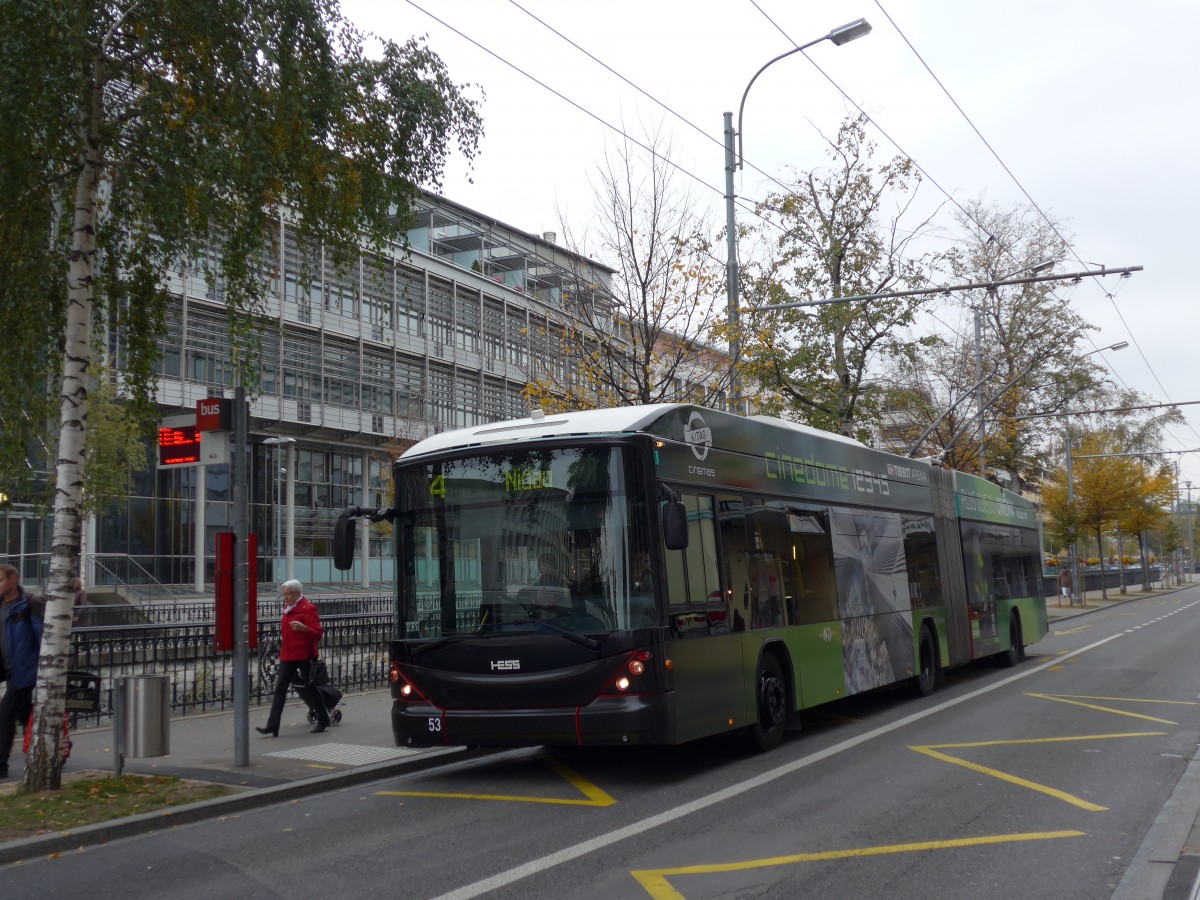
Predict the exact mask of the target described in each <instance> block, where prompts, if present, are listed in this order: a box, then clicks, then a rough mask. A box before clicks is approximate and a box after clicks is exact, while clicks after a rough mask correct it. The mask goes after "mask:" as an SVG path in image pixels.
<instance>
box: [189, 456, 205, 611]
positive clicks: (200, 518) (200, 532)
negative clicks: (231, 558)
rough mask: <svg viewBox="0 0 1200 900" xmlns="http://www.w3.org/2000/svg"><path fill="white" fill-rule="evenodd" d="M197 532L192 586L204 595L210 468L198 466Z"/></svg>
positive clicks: (196, 471)
mask: <svg viewBox="0 0 1200 900" xmlns="http://www.w3.org/2000/svg"><path fill="white" fill-rule="evenodd" d="M195 473H196V514H195V515H194V516H192V518H193V519H194V520H195V526H196V532H195V535H194V537H193V544H194V555H195V565H194V572H193V573H192V582H193V584H192V586H193V587H194V588H195V589H196V593H197V594H203V593H204V532H205V523H204V514H205V511H206V510H207V509H208V502H207V501H208V490H207V488H208V466H203V465H201V466H196V468H195Z"/></svg>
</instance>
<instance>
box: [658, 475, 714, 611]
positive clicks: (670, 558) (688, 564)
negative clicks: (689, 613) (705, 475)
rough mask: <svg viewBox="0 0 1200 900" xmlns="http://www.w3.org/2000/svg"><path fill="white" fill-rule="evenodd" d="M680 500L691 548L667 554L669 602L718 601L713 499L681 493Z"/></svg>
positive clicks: (701, 602)
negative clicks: (685, 515) (685, 512)
mask: <svg viewBox="0 0 1200 900" xmlns="http://www.w3.org/2000/svg"><path fill="white" fill-rule="evenodd" d="M680 499H681V500H682V501H683V505H684V508H685V509H686V510H687V517H688V546H687V549H686V550H669V551H667V554H666V560H667V602H668V603H669V604H670V605H671V606H684V605H689V604H691V605H696V604H704V603H709V602H713V601H716V602H719V601H720V596H721V587H720V584H719V582H718V578H717V548H716V537H715V535H714V527H713V499H712V497H704V496H699V495H697V494H681V495H680Z"/></svg>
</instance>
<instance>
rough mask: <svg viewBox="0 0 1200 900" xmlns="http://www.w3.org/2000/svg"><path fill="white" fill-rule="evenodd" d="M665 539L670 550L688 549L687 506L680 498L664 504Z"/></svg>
mask: <svg viewBox="0 0 1200 900" xmlns="http://www.w3.org/2000/svg"><path fill="white" fill-rule="evenodd" d="M662 528H663V541H664V543H665V544H666V545H667V549H668V550H686V549H687V545H688V521H687V507H686V506H684V505H683V503H682V502H680V501H679V500H672V501H670V502H668V503H664V504H663V508H662Z"/></svg>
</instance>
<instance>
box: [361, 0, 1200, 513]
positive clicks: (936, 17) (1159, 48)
mask: <svg viewBox="0 0 1200 900" xmlns="http://www.w3.org/2000/svg"><path fill="white" fill-rule="evenodd" d="M518 2H519V5H518ZM343 12H344V13H345V14H346V16H347V17H348V18H349V19H350V20H351V21H353V22H354V23H356V24H357V25H358V26H360V27H361V28H363V29H365V30H368V31H372V32H375V33H378V34H379V35H381V36H383V37H387V38H391V39H393V40H397V41H403V40H405V39H407V38H408V37H410V36H413V35H427V36H428V42H429V45H430V47H431V48H432V49H434V50H435V51H436V52H437V53H438V54H439V55H440V56H441V57H442V59H443V60H445V62H446V63H447V66H448V67H449V70H450V74H451V76H452V77H453V79H454V80H455V81H456V82H458V83H460V84H462V83H466V82H470V83H477V84H479V85H481V86H482V89H483V91H484V92H485V93H486V99H485V100H484V103H483V110H482V111H483V116H484V120H485V128H486V136H485V138H484V141H483V144H482V148H481V152H480V155H479V157H478V159H477V160H476V162H475V165H474V167H473V171H472V172H471V173H470V179H471V180H470V181H469V180H468V175H467V172H466V169H465V167H464V166H462V165H460V164H455V165H453V166H452V167H451V169H450V170H449V171H448V173H447V177H446V180H445V182H444V184H443V185H442V189H441V193H443V194H444V195H445V196H447V197H449V198H450V199H452V200H455V201H457V202H459V203H463V204H465V205H466V206H469V207H471V208H472V209H475V210H477V211H479V212H481V213H483V214H485V215H488V216H490V217H494V218H496V219H499V220H501V221H503V222H505V223H507V224H509V225H511V226H513V227H515V228H519V229H521V230H523V231H528V232H534V233H541V232H544V231H555V232H559V233H560V237H561V232H562V230H563V229H562V226H561V224H560V221H559V219H560V213H561V215H562V216H565V218H566V220H567V221H568V222H569V223H571V224H572V227H573V228H574V229H576V230H579V229H581V228H583V227H584V226H586V223H587V219H588V217H589V216H590V215H591V212H592V192H591V187H590V184H589V178H590V177H592V172H593V171H594V168H595V163H596V160H597V159H598V158H599V156H600V155H601V153H602V152H603V150H604V149H605V146H606V145H607V146H609V147H611V146H612V145H613V143H614V141H615V140H617V139H618V137H619V135H618V133H617V131H616V130H615V129H617V128H621V127H622V126H623V127H624V130H625V131H628V132H630V133H631V134H632V135H634V136H638V137H640V136H641V134H642V126H641V124H640V123H643V122H644V123H647V124H650V125H656V124H658V123H659V122H661V123H662V125H663V126H664V129H665V130H666V131H667V132H669V133H670V135H671V137H672V141H673V146H674V152H673V155H672V159H673V161H674V162H675V163H676V164H677V165H678V166H679V167H680V168H681V169H682V170H684V171H685V172H686V173H687V180H688V181H689V182H690V183H691V184H692V185H693V186H694V187H695V188H696V189H697V192H698V194H699V195H700V196H701V197H702V198H703V199H704V201H705V202H706V203H707V204H709V205H710V208H711V217H712V221H713V223H714V232H715V230H716V229H718V228H720V227H721V226H723V224H724V200H723V194H724V150H723V149H722V113H723V112H725V111H727V110H728V111H731V112H733V113H734V114H735V118H736V113H737V107H738V102H739V101H740V99H741V96H742V92H743V91H744V90H745V89H746V85H747V83H748V82H749V81H750V79H751V77H753V75H754V73H755V72H756V71H757V70H758V69H759V67H760V66H762V65H763V64H764V63H766V62H767V61H768V60H770V59H772V58H773V57H775V56H778V55H779V54H781V53H784V52H786V51H787V50H790V49H792V48H793V47H795V46H796V45H798V44H804V43H807V42H809V41H811V40H814V39H816V38H820V37H822V36H823V35H825V34H827V33H828V32H829V31H830V30H831V29H832V28H835V27H837V26H840V25H843V24H845V23H847V22H850V21H852V20H854V19H857V18H860V17H862V18H865V19H867V20H868V21H869V22H870V23H871V25H872V26H873V31H872V32H871V34H869V35H867V36H866V37H863V38H860V39H859V40H857V41H854V42H852V43H849V44H846V45H844V46H841V47H837V46H834V45H833V44H832V43H830V42H828V41H825V42H822V43H820V44H818V45H817V46H815V47H813V48H812V49H810V50H808V51H806V53H807V55H808V57H809V59H808V60H806V59H805V58H804V57H803V56H802V55H800V54H797V55H795V56H793V57H790V58H788V59H785V60H781V61H780V62H778V63H775V64H774V65H772V66H771V67H770V68H769V69H768V70H767V71H766V72H764V73H763V74H762V75H761V76H760V77H759V78H758V80H757V81H756V82H755V84H754V87H753V89H752V90H751V91H750V93H749V95H748V99H747V101H746V107H745V117H744V123H743V139H744V151H745V158H746V163H747V168H746V170H745V174H744V175H743V176H740V177H739V179H738V181H737V185H736V190H737V193H738V195H739V197H741V198H744V199H745V202H746V203H747V204H752V203H753V202H754V201H755V200H757V199H760V198H762V197H763V196H764V195H765V194H766V193H767V192H768V191H769V190H770V189H771V187H772V185H771V183H770V182H769V181H767V180H766V179H765V178H764V177H763V176H761V175H759V174H758V173H756V172H754V171H753V170H752V169H751V166H754V167H757V168H758V169H760V170H762V171H763V172H766V173H769V174H771V175H778V174H781V173H783V172H784V171H785V170H786V169H787V168H788V167H796V168H799V169H802V170H803V169H810V168H814V167H818V166H821V165H823V164H824V162H825V157H824V155H823V154H822V144H821V138H820V136H819V134H818V130H819V131H820V132H821V133H824V134H827V135H830V136H832V135H834V134H835V133H836V130H837V127H838V124H839V123H840V122H841V121H842V120H843V119H844V118H845V117H846V116H847V115H848V114H852V113H854V112H855V110H854V106H853V104H857V105H858V106H860V107H861V108H862V109H863V110H865V111H866V112H867V114H868V115H869V116H870V117H871V118H872V120H873V121H874V123H875V125H874V126H873V127H872V130H871V136H872V137H873V138H874V139H875V140H877V142H878V143H879V146H880V150H879V154H878V155H879V158H880V159H881V160H882V159H886V158H890V157H891V156H893V155H895V154H898V153H903V154H904V155H907V156H909V157H911V158H912V159H913V160H914V161H915V162H916V163H917V165H918V166H919V167H920V168H921V169H922V170H923V171H924V173H925V174H926V177H927V180H926V183H925V185H924V186H923V187H922V189H921V190H922V194H923V196H924V198H925V201H926V202H928V203H930V204H935V203H945V204H946V209H947V210H951V209H952V208H953V204H952V203H951V202H949V200H948V197H949V198H952V199H953V200H955V201H958V202H965V201H968V200H970V199H972V198H978V197H983V198H984V199H985V200H987V201H988V202H991V203H995V204H998V205H1000V206H1002V207H1006V208H1007V207H1012V206H1014V205H1017V204H1029V203H1030V202H1032V203H1033V204H1036V206H1037V207H1039V208H1040V209H1041V210H1043V211H1044V212H1045V213H1047V214H1048V215H1050V216H1051V217H1053V218H1054V219H1055V220H1057V221H1059V222H1060V223H1062V225H1063V229H1064V234H1065V235H1066V236H1067V237H1069V238H1070V239H1071V242H1072V248H1073V251H1074V253H1075V255H1076V256H1077V257H1078V260H1079V261H1083V262H1082V263H1080V262H1078V261H1076V260H1070V261H1068V263H1066V264H1064V265H1063V266H1061V267H1060V268H1059V270H1058V271H1060V272H1061V271H1072V272H1073V271H1080V270H1082V269H1084V268H1087V269H1091V268H1093V267H1095V266H1099V265H1104V266H1108V267H1116V266H1143V267H1144V270H1143V271H1141V272H1138V273H1136V274H1134V275H1133V276H1131V277H1130V278H1128V279H1119V278H1107V279H1103V280H1095V279H1089V280H1087V281H1085V282H1084V283H1082V284H1080V285H1079V286H1077V287H1064V288H1063V289H1062V290H1061V291H1060V295H1061V296H1063V297H1064V298H1067V299H1068V300H1069V302H1070V303H1071V305H1072V307H1073V308H1074V309H1075V310H1076V311H1077V312H1078V313H1079V314H1080V315H1082V316H1084V317H1085V318H1086V319H1088V320H1089V321H1091V322H1092V323H1094V324H1095V325H1096V326H1098V328H1099V330H1098V331H1097V332H1096V333H1095V334H1094V337H1093V340H1094V346H1095V347H1105V346H1108V345H1110V344H1113V343H1115V342H1117V341H1129V343H1130V346H1129V347H1128V348H1127V349H1125V350H1123V351H1120V352H1116V353H1112V352H1109V353H1104V354H1097V355H1096V357H1095V358H1096V359H1100V358H1103V359H1104V360H1105V362H1106V363H1107V365H1108V368H1109V370H1110V372H1111V373H1112V375H1113V377H1114V378H1115V379H1116V380H1117V381H1118V383H1121V384H1123V385H1125V386H1127V387H1129V388H1133V389H1136V390H1138V391H1140V392H1142V393H1144V394H1146V395H1147V396H1148V397H1149V398H1150V400H1149V402H1168V401H1170V402H1175V403H1186V402H1188V401H1200V377H1197V374H1196V373H1197V371H1198V370H1200V303H1197V302H1196V294H1197V291H1196V288H1195V287H1194V284H1195V280H1196V273H1195V271H1194V269H1195V267H1196V262H1195V260H1196V257H1197V254H1196V253H1195V248H1196V247H1197V245H1198V244H1200V226H1198V225H1197V221H1198V219H1197V213H1198V209H1200V188H1198V187H1197V185H1198V184H1200V178H1198V177H1197V167H1198V166H1200V74H1198V72H1200V68H1198V67H1197V65H1196V63H1195V58H1196V40H1197V35H1200V3H1197V2H1195V0H1178V2H1168V0H1150V2H1148V3H1143V4H1134V3H1130V2H1128V0H1122V2H1116V0H1092V2H1086V3H1085V2H1065V0H1052V2H1046V0H1041V2H1033V0H1008V2H1005V3H995V2H986V3H985V2H982V0H956V2H951V0H939V2H934V0H924V2H905V0H884V2H882V4H881V3H878V2H875V0H850V2H846V0H843V2H814V0H805V2H799V0H637V2H633V0H603V2H601V0H571V2H566V3H564V2H561V0H559V2H551V0H517V2H514V0H407V2H406V0H393V2H390V3H387V4H383V3H380V2H378V0H343ZM435 17H436V18H435ZM534 17H536V18H534ZM538 19H540V20H541V22H539V21H538ZM439 20H440V21H439ZM543 22H544V23H545V24H542V23H543ZM443 23H444V24H443ZM893 23H894V24H893ZM547 25H548V26H551V28H553V29H554V31H552V30H550V29H549V28H547V27H546V26H547ZM555 31H557V32H558V33H559V34H555V33H554V32H555ZM560 35H561V36H560ZM564 38H565V39H566V40H564ZM569 42H574V44H576V45H578V48H577V47H575V46H572V45H571V43H569ZM910 44H911V47H910V46H909V45H910ZM579 48H582V49H579ZM583 51H587V52H586V53H585V52H583ZM587 54H591V56H593V57H595V58H596V59H597V60H599V61H600V62H599V63H597V62H596V61H594V60H593V59H591V58H589V57H588V55H587ZM809 60H811V62H810V61H809ZM922 60H924V64H922ZM601 63H602V64H603V65H601ZM814 63H815V65H814ZM926 65H927V66H928V69H926V68H925V66H926ZM605 66H607V67H609V68H610V69H612V70H615V72H616V73H618V74H613V73H612V72H610V71H608V70H607V69H606V68H605ZM818 66H819V67H820V70H818V68H817V67H818ZM518 70H520V71H518ZM822 70H823V72H824V73H825V74H822ZM930 70H931V71H932V74H931V71H930ZM522 73H525V74H522ZM620 76H623V78H624V79H625V80H622V77H620ZM826 76H828V77H826ZM535 79H536V80H535ZM939 81H940V83H941V85H942V86H944V88H945V91H946V92H948V93H949V94H950V96H951V97H952V98H953V102H952V101H951V99H949V98H948V97H947V95H946V93H945V92H944V91H943V89H942V87H939V84H938V82H939ZM539 82H540V83H539ZM631 85H632V86H631ZM839 89H840V90H839ZM843 91H844V92H845V95H846V96H848V97H849V98H850V99H849V100H847V99H846V98H845V97H843V95H842V93H841V92H843ZM643 92H644V93H643ZM559 95H561V96H559ZM647 95H648V96H647ZM650 98H653V99H650ZM655 101H657V102H655ZM955 103H957V105H958V106H959V107H961V112H960V111H959V110H958V109H956V108H955V105H954V104H955ZM660 104H662V105H660ZM664 106H665V107H668V108H669V110H670V111H667V110H665V109H664ZM976 130H977V131H978V133H976ZM989 146H990V149H989ZM932 182H936V186H935V185H934V184H933V183H932ZM1026 193H1027V194H1028V197H1026ZM744 215H745V214H743V213H740V212H739V216H744ZM1068 266H1069V267H1068ZM1110 295H1111V298H1110ZM1181 411H1183V412H1184V413H1185V415H1186V416H1187V419H1188V424H1187V425H1186V426H1183V427H1177V428H1174V429H1173V430H1172V432H1171V436H1170V438H1169V439H1168V445H1167V446H1168V447H1169V448H1170V449H1175V450H1183V449H1193V448H1200V404H1197V405H1196V406H1182V407H1181ZM1167 458H1168V459H1170V460H1171V461H1172V462H1173V461H1175V460H1177V459H1178V460H1180V461H1181V462H1180V465H1181V479H1182V480H1187V479H1191V480H1192V482H1193V486H1194V488H1195V491H1194V495H1195V497H1200V453H1197V454H1188V455H1179V456H1170V457H1167ZM1185 492H1186V490H1185Z"/></svg>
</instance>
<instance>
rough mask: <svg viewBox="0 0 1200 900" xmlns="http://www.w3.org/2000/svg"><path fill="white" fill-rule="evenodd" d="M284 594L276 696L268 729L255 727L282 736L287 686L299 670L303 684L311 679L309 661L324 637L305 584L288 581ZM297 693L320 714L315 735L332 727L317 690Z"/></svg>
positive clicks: (260, 732)
mask: <svg viewBox="0 0 1200 900" xmlns="http://www.w3.org/2000/svg"><path fill="white" fill-rule="evenodd" d="M279 591H280V593H281V594H282V595H283V616H282V618H281V619H280V622H279V631H280V635H281V639H280V645H279V671H278V672H277V673H276V676H275V696H274V698H273V699H272V700H271V715H270V716H269V717H268V718H267V725H266V727H265V728H263V727H260V726H257V725H256V726H255V728H254V730H255V731H257V732H258V733H259V734H269V735H270V736H271V737H278V736H279V720H280V718H282V716H283V704H284V703H285V702H286V701H287V692H288V688H289V687H290V686H291V684H292V679H293V678H294V677H295V676H296V673H297V672H299V673H300V679H301V680H302V681H303V682H304V684H308V682H309V664H310V662H311V661H312V660H315V659H316V658H317V641H319V640H320V639H321V619H320V617H319V616H318V615H317V608H316V607H315V606H313V605H312V603H310V602H309V601H308V599H307V598H306V597H305V596H304V594H303V591H304V586H303V585H302V584H300V582H298V581H285V582H284V583H283V586H282V587H281V588H280V589H279ZM296 693H297V694H299V695H300V698H301V699H302V700H303V701H304V702H305V703H307V704H308V708H309V709H311V710H312V711H313V712H314V713H315V714H316V717H317V727H316V728H314V729H313V730H312V733H313V734H319V733H320V732H322V731H324V730H325V729H326V728H328V727H329V712H328V710H326V709H325V704H324V703H322V702H321V698H320V697H319V696H318V695H317V692H316V689H314V688H305V687H297V688H296Z"/></svg>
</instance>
